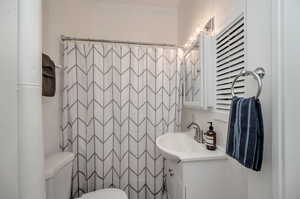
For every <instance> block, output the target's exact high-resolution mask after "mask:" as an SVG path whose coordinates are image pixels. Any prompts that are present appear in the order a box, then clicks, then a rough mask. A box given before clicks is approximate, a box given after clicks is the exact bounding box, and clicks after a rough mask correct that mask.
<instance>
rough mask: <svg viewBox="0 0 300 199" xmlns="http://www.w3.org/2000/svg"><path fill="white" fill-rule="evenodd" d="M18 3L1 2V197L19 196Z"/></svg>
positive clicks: (13, 1)
mask: <svg viewBox="0 0 300 199" xmlns="http://www.w3.org/2000/svg"><path fill="white" fill-rule="evenodd" d="M17 7H18V2H17V0H2V1H1V2H0V24H1V30H0V35H1V37H0V43H1V46H0V90H1V98H0V112H1V114H0V157H1V163H0V176H1V177H0V198H11V199H18V198H19V195H18V125H17V122H18V121H17V111H18V108H17V107H18V106H17V68H18V45H17V37H18V32H17V25H18V9H17Z"/></svg>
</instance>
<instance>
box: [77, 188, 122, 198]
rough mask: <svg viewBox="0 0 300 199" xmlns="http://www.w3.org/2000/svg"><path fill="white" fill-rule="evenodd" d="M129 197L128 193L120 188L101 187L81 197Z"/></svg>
mask: <svg viewBox="0 0 300 199" xmlns="http://www.w3.org/2000/svg"><path fill="white" fill-rule="evenodd" d="M108 198H111V199H127V195H126V193H125V192H124V191H122V190H120V189H100V190H97V191H94V192H90V193H87V194H83V195H82V196H81V198H79V199H108Z"/></svg>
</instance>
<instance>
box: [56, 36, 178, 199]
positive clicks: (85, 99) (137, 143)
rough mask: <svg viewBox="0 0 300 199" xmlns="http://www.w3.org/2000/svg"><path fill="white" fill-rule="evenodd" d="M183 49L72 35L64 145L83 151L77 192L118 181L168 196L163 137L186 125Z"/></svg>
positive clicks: (136, 191)
mask: <svg viewBox="0 0 300 199" xmlns="http://www.w3.org/2000/svg"><path fill="white" fill-rule="evenodd" d="M181 80H182V78H181V71H180V67H179V64H178V50H177V49H175V48H162V47H146V46H139V45H129V44H128V45H126V44H111V43H100V42H99V43H96V42H95V43H91V42H75V41H66V42H65V43H64V89H63V111H62V114H63V116H62V120H63V121H62V133H61V143H60V146H61V149H62V150H63V151H72V152H73V153H75V160H74V166H73V174H72V197H79V196H81V195H82V194H83V193H86V192H90V191H94V190H98V189H102V188H109V187H115V188H120V189H123V190H124V191H125V192H127V194H128V196H129V198H130V199H146V198H147V199H152V198H161V195H162V192H163V190H164V189H163V187H164V186H163V176H164V161H163V157H162V156H161V154H160V153H159V151H158V149H157V147H156V145H155V139H156V138H157V137H158V136H160V135H162V134H164V133H165V132H168V131H170V132H174V131H176V130H177V129H179V128H180V119H181V118H180V116H181V100H182V98H181V97H180V96H181V86H180V85H181V83H180V81H181Z"/></svg>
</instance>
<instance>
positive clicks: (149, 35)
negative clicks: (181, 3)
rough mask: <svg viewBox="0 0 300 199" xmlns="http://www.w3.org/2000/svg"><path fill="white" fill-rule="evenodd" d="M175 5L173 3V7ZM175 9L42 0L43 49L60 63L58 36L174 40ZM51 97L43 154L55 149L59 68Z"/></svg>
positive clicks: (47, 100) (47, 101)
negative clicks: (54, 91)
mask: <svg viewBox="0 0 300 199" xmlns="http://www.w3.org/2000/svg"><path fill="white" fill-rule="evenodd" d="M173 7H174V6H173ZM177 30H178V28H177V10H176V9H175V8H159V7H150V6H134V5H132V4H113V3H111V4H110V3H105V2H101V1H99V0H87V1H83V0H44V1H43V51H44V52H45V53H47V54H48V55H50V57H51V58H52V59H53V60H54V61H55V63H56V65H59V66H61V65H62V56H61V52H62V51H61V45H60V35H62V34H65V35H68V36H74V37H89V38H102V39H112V40H127V41H144V42H155V43H173V44H175V43H177ZM57 77H58V78H57V92H56V96H55V97H54V98H46V97H44V98H43V120H44V140H45V152H46V154H49V153H53V152H55V151H58V150H59V149H58V142H59V141H58V133H59V128H60V121H61V119H60V117H61V114H60V109H61V95H60V92H61V90H60V89H61V81H60V80H61V70H60V69H58V70H57Z"/></svg>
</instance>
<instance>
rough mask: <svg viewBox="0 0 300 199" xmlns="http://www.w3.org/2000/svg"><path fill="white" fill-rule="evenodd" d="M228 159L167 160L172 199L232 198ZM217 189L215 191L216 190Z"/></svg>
mask: <svg viewBox="0 0 300 199" xmlns="http://www.w3.org/2000/svg"><path fill="white" fill-rule="evenodd" d="M227 168H228V162H227V160H226V159H214V160H199V161H192V162H179V163H178V162H176V161H172V160H166V169H167V177H166V178H167V192H168V198H170V199H220V198H231V195H232V194H231V193H229V192H228V190H230V187H231V185H230V176H229V172H227ZM214 190H215V191H214Z"/></svg>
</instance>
